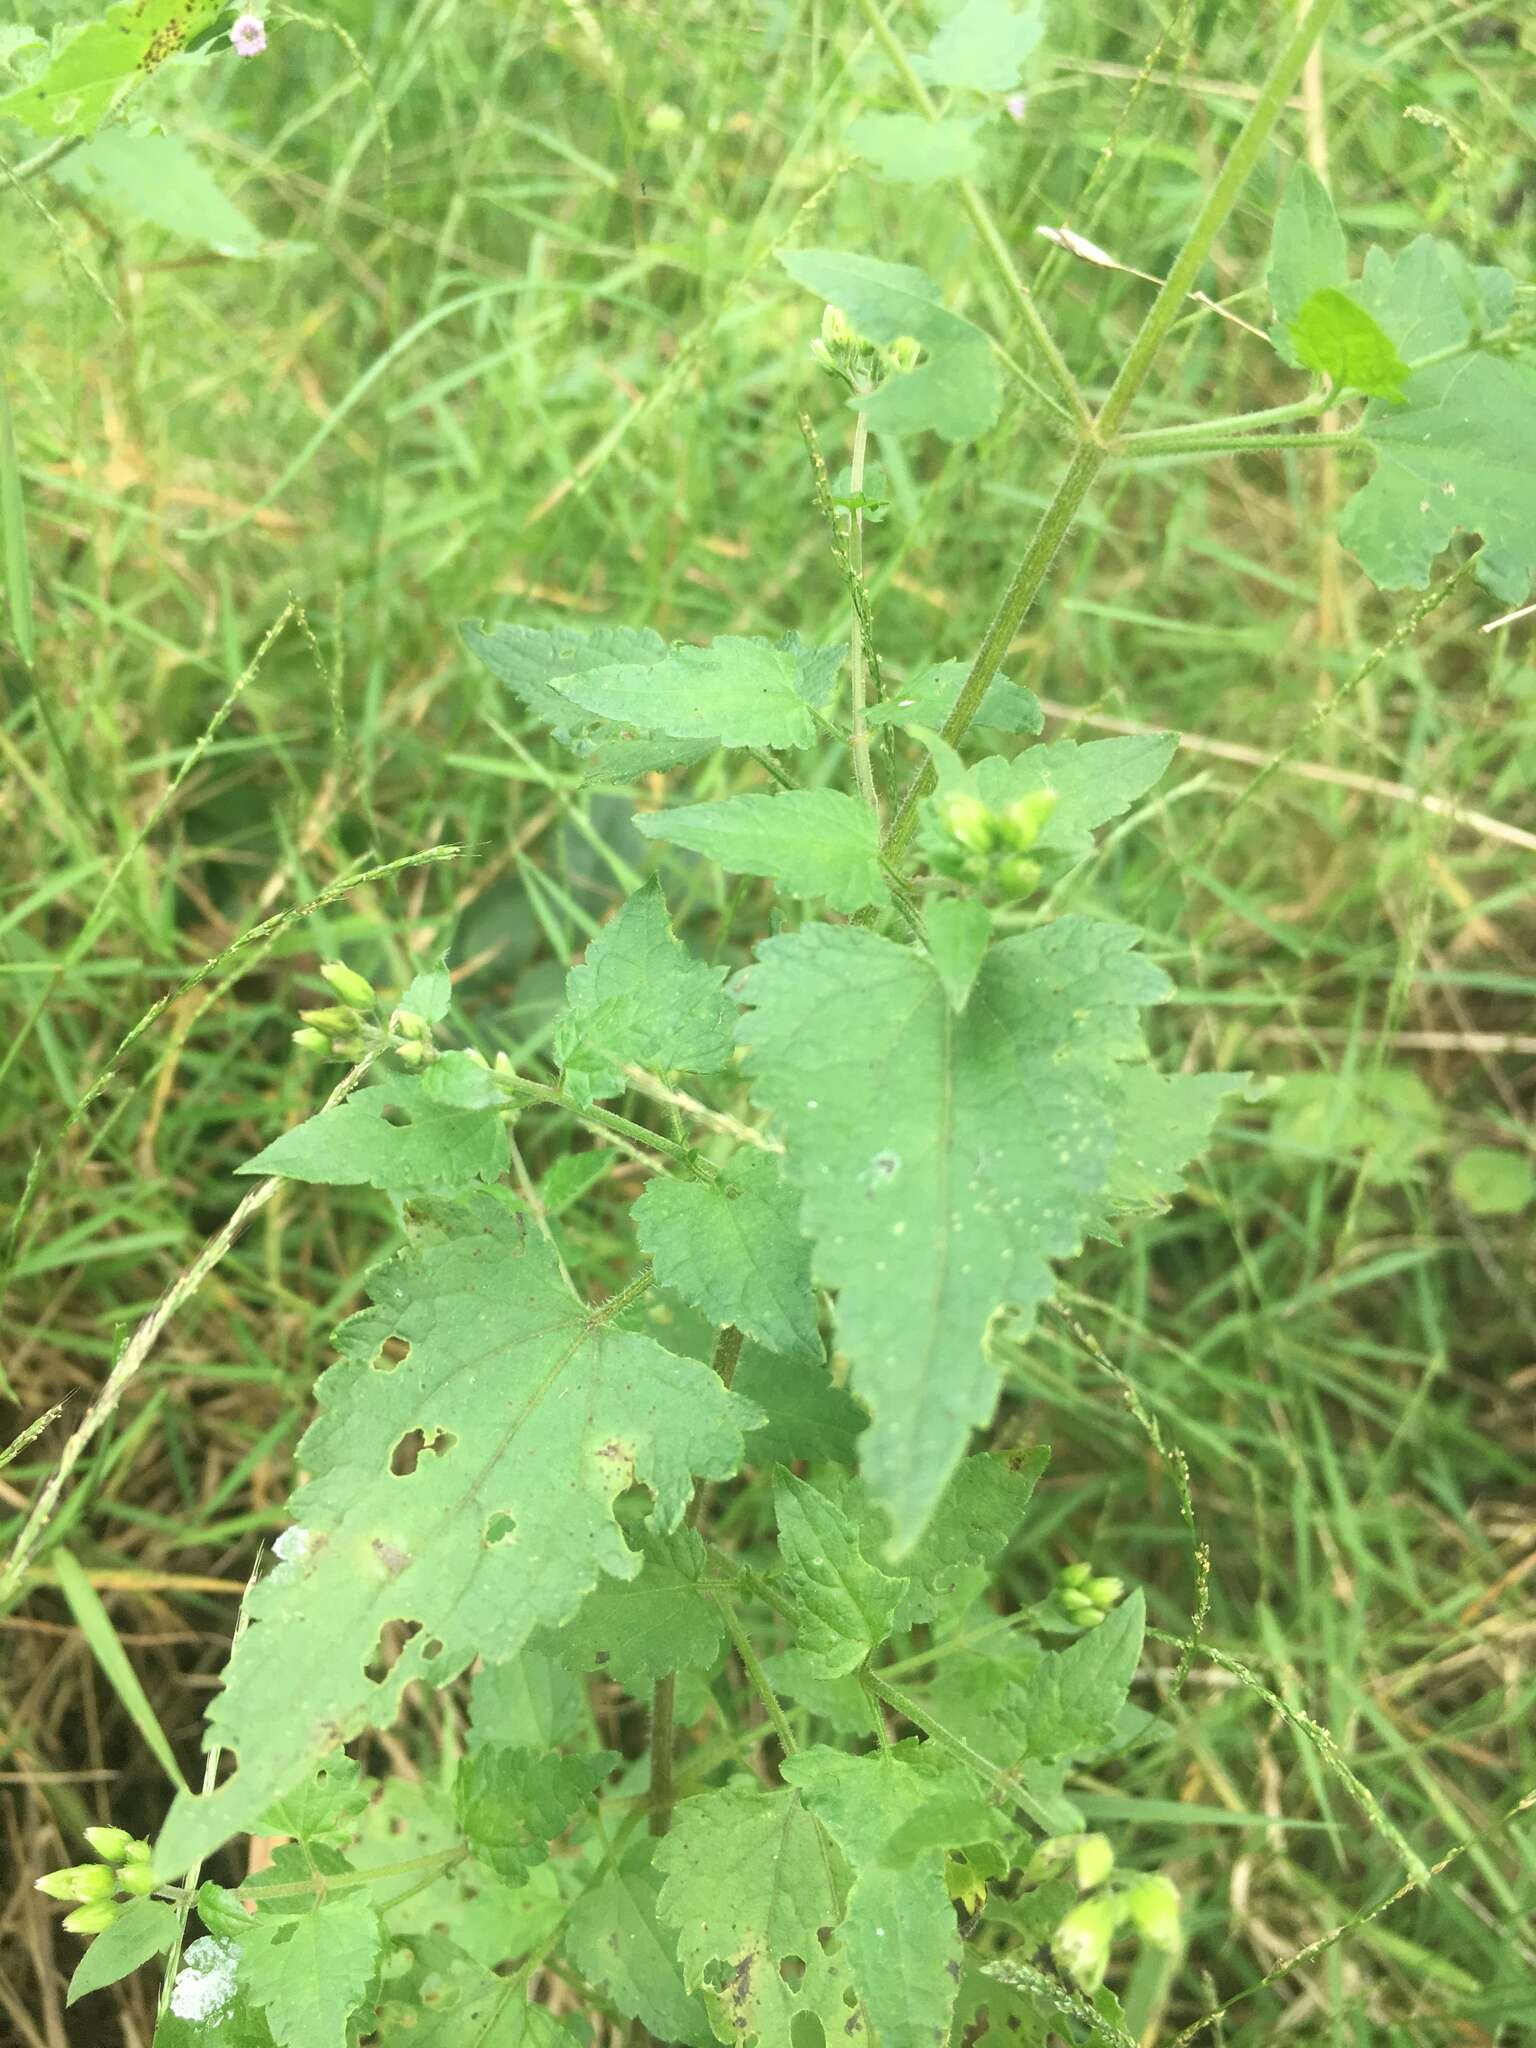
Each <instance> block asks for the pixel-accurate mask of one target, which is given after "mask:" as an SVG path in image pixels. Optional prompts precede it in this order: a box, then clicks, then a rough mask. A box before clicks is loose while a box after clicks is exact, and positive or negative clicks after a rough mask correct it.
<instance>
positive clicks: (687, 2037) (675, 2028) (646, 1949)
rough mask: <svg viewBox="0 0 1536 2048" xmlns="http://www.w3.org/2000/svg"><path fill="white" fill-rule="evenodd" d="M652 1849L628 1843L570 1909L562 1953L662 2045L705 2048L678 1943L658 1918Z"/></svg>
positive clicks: (701, 2018) (706, 2036)
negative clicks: (565, 1953)
mask: <svg viewBox="0 0 1536 2048" xmlns="http://www.w3.org/2000/svg"><path fill="white" fill-rule="evenodd" d="M652 1848H653V1844H652V1843H650V1842H648V1841H646V1840H645V1839H644V1838H641V1839H640V1840H637V1841H634V1842H631V1843H630V1845H629V1847H628V1848H627V1849H626V1850H625V1851H624V1854H623V1856H622V1858H621V1859H620V1861H619V1863H618V1864H617V1866H616V1867H615V1868H614V1869H612V1870H611V1871H609V1873H608V1875H607V1876H606V1877H605V1878H604V1879H603V1880H602V1881H601V1883H599V1884H598V1885H596V1886H594V1887H593V1888H592V1889H591V1890H589V1891H585V1892H583V1893H582V1895H581V1897H580V1898H579V1899H578V1900H577V1901H576V1903H575V1905H574V1906H573V1907H572V1908H571V1918H570V1926H569V1929H568V1931H567V1934H566V1940H565V1946H566V1949H567V1951H568V1952H569V1954H570V1957H571V1960H572V1962H574V1963H575V1965H576V1967H577V1969H578V1970H580V1971H581V1972H582V1974H583V1975H584V1976H586V1977H589V1978H591V1979H592V1980H593V1981H594V1982H595V1983H598V1984H600V1985H601V1986H602V1987H603V1989H604V1990H605V1991H607V1992H608V1994H609V1996H610V1997H611V1998H612V1999H613V2000H614V2001H615V2003H616V2004H617V2005H618V2006H619V2008H620V2010H621V2011H623V2012H625V2013H629V2014H633V2015H634V2016H635V2017H636V2018H637V2019H639V2021H640V2022H641V2024H642V2025H643V2026H645V2027H648V2028H649V2029H650V2031H651V2033H653V2034H655V2035H656V2036H657V2037H658V2038H659V2039H660V2040H663V2041H671V2042H684V2043H687V2044H688V2048H705V2044H707V2043H708V2042H709V2040H710V2039H711V2029H710V2025H709V2021H708V2019H707V2017H706V2016H705V2012H704V2007H703V2004H702V2003H701V2001H700V2000H699V1999H698V1998H697V1997H695V1996H694V1995H693V1993H692V1992H690V1991H689V1990H688V1988H687V1986H686V1985H685V1984H684V1981H683V1973H682V1969H681V1967H680V1965H679V1963H678V1960H677V1941H676V1937H675V1936H674V1935H673V1934H672V1933H671V1931H670V1930H669V1929H667V1930H664V1929H663V1928H662V1926H661V1925H660V1924H659V1921H658V1918H657V1895H658V1893H659V1892H660V1890H661V1878H660V1876H659V1874H658V1873H657V1872H656V1871H655V1870H654V1869H653V1868H652V1864H651V1856H652Z"/></svg>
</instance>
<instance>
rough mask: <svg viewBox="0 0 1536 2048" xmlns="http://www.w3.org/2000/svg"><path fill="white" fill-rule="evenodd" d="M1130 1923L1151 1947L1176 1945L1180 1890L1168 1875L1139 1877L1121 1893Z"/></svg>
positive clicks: (1169, 1947)
mask: <svg viewBox="0 0 1536 2048" xmlns="http://www.w3.org/2000/svg"><path fill="white" fill-rule="evenodd" d="M1123 1903H1124V1906H1125V1911H1126V1913H1127V1915H1128V1916H1129V1918H1130V1922H1131V1925H1132V1926H1133V1927H1134V1928H1135V1929H1136V1932H1137V1933H1138V1934H1139V1935H1140V1936H1141V1938H1142V1940H1143V1941H1145V1942H1147V1943H1148V1944H1149V1945H1150V1946H1151V1947H1153V1948H1160V1949H1163V1950H1165V1951H1172V1950H1174V1949H1176V1948H1177V1947H1178V1946H1179V1939H1180V1935H1179V1892H1178V1887H1177V1885H1175V1883H1174V1882H1173V1879H1172V1878H1171V1877H1162V1876H1152V1877H1140V1878H1138V1879H1137V1880H1136V1882H1135V1884H1133V1885H1132V1886H1131V1887H1130V1888H1129V1890H1128V1891H1126V1892H1125V1894H1124V1895H1123Z"/></svg>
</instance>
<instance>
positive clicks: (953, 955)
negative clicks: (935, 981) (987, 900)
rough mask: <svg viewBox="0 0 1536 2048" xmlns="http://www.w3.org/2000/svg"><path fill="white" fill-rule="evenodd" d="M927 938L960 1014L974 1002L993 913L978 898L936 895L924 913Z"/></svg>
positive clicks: (951, 1002) (951, 1001)
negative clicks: (974, 989)
mask: <svg viewBox="0 0 1536 2048" xmlns="http://www.w3.org/2000/svg"><path fill="white" fill-rule="evenodd" d="M923 937H924V938H925V939H926V940H927V942H928V951H929V954H930V956H931V957H932V960H933V964H934V968H935V970H936V972H937V974H938V977H939V979H940V981H941V982H943V984H944V994H945V996H946V998H947V999H948V1002H949V1007H950V1008H951V1009H952V1010H954V1011H955V1012H956V1013H957V1014H958V1013H959V1012H960V1011H961V1010H963V1009H964V1008H965V1006H966V1004H967V1002H968V1001H969V1000H970V994H971V990H972V988H974V986H975V984H976V977H977V975H978V974H979V973H980V972H981V963H982V961H983V960H984V959H985V958H986V955H987V947H988V945H989V944H990V943H991V940H992V913H991V911H990V910H988V908H987V906H986V905H985V904H984V903H979V902H977V900H976V898H975V897H974V896H936V897H935V898H934V900H933V901H932V902H931V903H930V904H929V905H928V907H927V909H926V910H925V911H924V912H923Z"/></svg>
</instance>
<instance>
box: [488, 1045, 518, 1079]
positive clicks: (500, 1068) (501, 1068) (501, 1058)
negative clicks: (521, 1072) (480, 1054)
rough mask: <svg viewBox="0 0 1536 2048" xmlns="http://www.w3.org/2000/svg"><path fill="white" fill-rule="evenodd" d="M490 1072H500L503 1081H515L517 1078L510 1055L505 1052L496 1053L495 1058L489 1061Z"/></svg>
mask: <svg viewBox="0 0 1536 2048" xmlns="http://www.w3.org/2000/svg"><path fill="white" fill-rule="evenodd" d="M491 1072H492V1073H493V1074H500V1076H501V1078H502V1079H503V1080H504V1081H515V1080H516V1079H517V1069H516V1067H514V1066H513V1064H512V1055H511V1054H510V1053H507V1052H499V1053H497V1055H496V1057H495V1059H494V1060H493V1061H492V1062H491Z"/></svg>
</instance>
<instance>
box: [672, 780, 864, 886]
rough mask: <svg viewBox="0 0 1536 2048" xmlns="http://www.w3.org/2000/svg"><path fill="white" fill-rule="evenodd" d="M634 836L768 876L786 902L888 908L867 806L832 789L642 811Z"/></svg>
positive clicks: (734, 871) (747, 872)
mask: <svg viewBox="0 0 1536 2048" xmlns="http://www.w3.org/2000/svg"><path fill="white" fill-rule="evenodd" d="M634 822H635V829H636V831H637V832H640V833H642V834H643V835H644V837H645V838H647V839H665V840H668V841H670V843H671V844H672V845H674V846H686V847H689V848H691V849H692V851H693V852H695V853H703V854H707V855H708V856H709V857H710V859H711V860H717V861H718V862H719V863H720V865H721V867H723V868H726V869H729V871H730V872H731V873H732V874H739V875H772V876H773V877H774V879H775V880H776V881H777V882H778V884H779V886H780V888H782V889H783V890H785V891H786V892H787V893H788V894H789V895H791V896H822V897H825V898H826V900H827V902H828V903H829V904H830V905H831V907H832V909H834V910H845V911H854V910H862V909H863V908H864V906H865V905H866V904H880V905H884V904H887V903H889V902H890V900H891V898H890V891H889V889H888V888H887V887H886V884H885V877H884V875H883V874H882V873H881V869H880V828H879V825H878V823H877V821H876V819H875V815H874V813H873V812H872V811H871V810H870V808H869V806H868V805H867V804H865V803H861V802H860V801H859V799H858V798H857V797H854V796H847V795H845V794H844V793H843V792H842V791H841V790H836V789H791V790H786V791H784V792H783V793H782V794H781V795H779V796H730V797H724V798H722V799H721V800H720V801H718V802H716V803H707V804H689V805H687V806H686V807H685V808H684V809H682V810H676V811H650V812H642V813H640V814H639V815H638V816H637V817H636V818H635V821H634Z"/></svg>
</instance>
